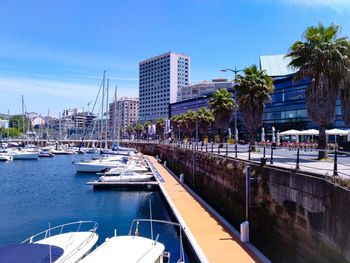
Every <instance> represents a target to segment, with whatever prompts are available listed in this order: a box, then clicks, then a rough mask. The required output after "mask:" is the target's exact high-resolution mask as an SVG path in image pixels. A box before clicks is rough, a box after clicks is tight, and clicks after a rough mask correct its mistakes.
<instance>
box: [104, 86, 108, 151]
mask: <svg viewBox="0 0 350 263" xmlns="http://www.w3.org/2000/svg"><path fill="white" fill-rule="evenodd" d="M108 90H109V79H107V96H106V118H107V119H106V121H105V126H106V136H105V150H106V149H107V148H108V126H109V125H108V121H109V113H108V112H109V110H108Z"/></svg>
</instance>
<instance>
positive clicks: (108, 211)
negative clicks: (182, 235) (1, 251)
mask: <svg viewBox="0 0 350 263" xmlns="http://www.w3.org/2000/svg"><path fill="white" fill-rule="evenodd" d="M74 158H76V156H69V155H61V156H55V157H54V158H39V160H15V161H12V162H2V163H0V247H4V246H6V245H9V244H13V243H19V242H21V241H23V240H24V239H26V238H28V237H30V236H31V235H34V234H36V233H38V232H41V231H42V230H45V229H47V228H48V226H49V223H50V225H51V227H53V226H56V225H60V224H64V223H68V222H74V221H79V220H93V221H96V222H97V223H98V229H97V233H98V234H99V240H98V242H97V245H100V244H101V243H103V242H104V240H105V238H107V237H111V236H113V235H114V229H117V235H127V234H128V232H129V228H130V225H131V222H132V220H133V219H136V218H149V217H150V205H149V202H150V200H151V205H152V217H153V219H161V220H169V221H171V216H170V213H169V211H168V210H167V207H166V204H165V203H164V200H163V198H162V196H161V193H160V192H159V191H156V190H155V191H142V190H141V191H139V190H137V191H135V190H133V191H131V190H129V191H128V190H93V188H92V186H89V185H86V184H85V183H86V182H87V181H91V180H95V179H96V178H98V177H97V175H95V174H80V173H78V174H76V172H75V169H74V165H73V164H72V160H73V159H74ZM78 158H81V156H79V157H78ZM138 231H139V234H140V235H141V236H146V237H150V236H151V234H150V226H149V224H147V223H143V224H140V225H139V229H138ZM153 232H154V237H156V235H157V234H159V239H158V241H159V242H162V243H163V244H164V245H165V247H166V250H167V251H169V252H170V253H171V262H176V261H177V260H178V258H179V239H178V231H177V229H176V228H175V227H174V226H166V225H158V224H154V225H153ZM185 257H186V262H190V261H189V259H188V258H187V255H185Z"/></svg>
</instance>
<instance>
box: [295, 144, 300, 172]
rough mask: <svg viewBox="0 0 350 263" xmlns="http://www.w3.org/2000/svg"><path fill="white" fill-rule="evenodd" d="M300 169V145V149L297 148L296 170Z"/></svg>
mask: <svg viewBox="0 0 350 263" xmlns="http://www.w3.org/2000/svg"><path fill="white" fill-rule="evenodd" d="M299 169H300V167H299V147H298V149H297V165H296V167H295V170H299Z"/></svg>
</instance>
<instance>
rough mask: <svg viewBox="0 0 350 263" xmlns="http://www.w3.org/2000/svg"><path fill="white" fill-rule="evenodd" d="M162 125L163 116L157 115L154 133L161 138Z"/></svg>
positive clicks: (162, 132) (162, 133)
mask: <svg viewBox="0 0 350 263" xmlns="http://www.w3.org/2000/svg"><path fill="white" fill-rule="evenodd" d="M164 125H165V124H164V118H162V117H159V118H158V119H157V121H156V133H157V135H158V136H160V137H161V138H163V136H164Z"/></svg>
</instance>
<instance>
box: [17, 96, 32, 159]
mask: <svg viewBox="0 0 350 263" xmlns="http://www.w3.org/2000/svg"><path fill="white" fill-rule="evenodd" d="M28 128H29V125H28ZM22 143H23V145H24V144H25V126H24V99H23V95H22ZM11 156H12V158H13V159H14V160H37V159H38V157H39V155H38V151H33V150H32V149H26V148H23V149H20V148H19V149H17V150H15V151H13V152H12V153H11Z"/></svg>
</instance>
